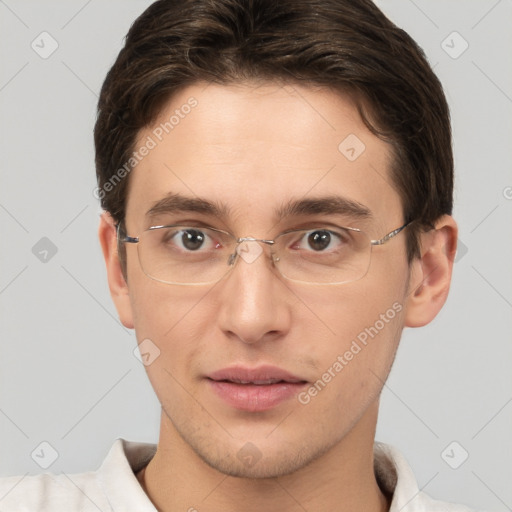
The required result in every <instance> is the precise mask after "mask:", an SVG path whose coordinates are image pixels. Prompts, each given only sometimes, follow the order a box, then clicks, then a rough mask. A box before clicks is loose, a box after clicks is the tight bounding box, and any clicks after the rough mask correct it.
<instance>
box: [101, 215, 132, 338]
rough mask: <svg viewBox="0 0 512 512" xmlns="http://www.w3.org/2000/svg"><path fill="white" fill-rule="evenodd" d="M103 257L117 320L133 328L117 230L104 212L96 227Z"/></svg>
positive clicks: (112, 220)
mask: <svg viewBox="0 0 512 512" xmlns="http://www.w3.org/2000/svg"><path fill="white" fill-rule="evenodd" d="M98 236H99V239H100V244H101V249H102V251H103V257H104V258H105V265H106V267H107V278H108V287H109V288H110V295H111V297H112V300H113V301H114V304H115V306H116V309H117V313H118V315H119V320H121V323H122V324H123V325H124V326H125V327H127V328H128V329H133V314H132V307H131V302H130V295H129V293H128V284H127V283H126V280H125V278H124V276H123V271H122V269H121V263H120V261H119V254H118V252H117V230H116V226H115V223H114V219H112V216H111V215H110V214H109V213H107V212H104V213H103V214H102V215H101V220H100V226H99V229H98Z"/></svg>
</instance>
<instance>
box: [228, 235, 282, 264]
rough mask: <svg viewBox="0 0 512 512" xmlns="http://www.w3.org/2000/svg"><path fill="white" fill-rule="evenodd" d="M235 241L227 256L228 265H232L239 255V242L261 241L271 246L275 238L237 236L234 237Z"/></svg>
mask: <svg viewBox="0 0 512 512" xmlns="http://www.w3.org/2000/svg"><path fill="white" fill-rule="evenodd" d="M235 242H236V245H235V249H234V251H233V252H232V254H231V255H230V256H229V258H228V265H229V266H231V265H233V264H234V263H235V262H236V260H237V259H238V258H237V256H240V254H239V247H240V244H243V243H244V242H259V243H262V244H265V245H270V246H273V245H275V243H276V241H275V240H267V239H265V238H254V237H253V236H243V237H239V238H236V239H235Z"/></svg>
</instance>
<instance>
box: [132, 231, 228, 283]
mask: <svg viewBox="0 0 512 512" xmlns="http://www.w3.org/2000/svg"><path fill="white" fill-rule="evenodd" d="M235 245H236V243H235V241H234V239H233V238H232V237H231V236H230V235H229V234H228V233H224V232H222V231H217V230H214V229H210V228H203V227H195V226H158V227H154V228H150V229H148V230H146V231H144V233H143V234H142V236H141V238H140V243H139V248H138V250H139V260H140V264H141V267H142V270H143V271H144V273H145V274H146V275H148V276H149V277H151V278H152V279H155V280H156V281H161V282H163V283H169V284H199V283H213V282H215V281H218V280H219V279H220V278H221V277H222V276H223V275H224V274H225V273H226V272H227V271H228V270H229V267H228V265H227V260H228V257H229V254H230V253H232V251H233V250H234V246H235Z"/></svg>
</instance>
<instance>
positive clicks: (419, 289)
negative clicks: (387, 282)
mask: <svg viewBox="0 0 512 512" xmlns="http://www.w3.org/2000/svg"><path fill="white" fill-rule="evenodd" d="M420 247H421V257H420V258H417V259H415V260H414V261H413V262H412V263H411V275H410V280H409V291H408V296H407V300H406V304H407V307H406V315H405V326H406V327H421V326H423V325H426V324H428V323H429V322H431V321H432V320H433V319H434V318H435V317H436V315H437V314H438V313H439V311H440V310H441V308H442V307H443V305H444V303H445V302H446V299H447V297H448V291H449V289H450V282H451V277H452V269H453V261H454V258H455V252H456V249H457V224H456V222H455V220H454V219H453V217H451V216H450V215H444V216H443V217H441V218H440V219H439V220H438V221H437V222H436V224H435V229H432V230H430V231H428V232H426V233H422V234H420Z"/></svg>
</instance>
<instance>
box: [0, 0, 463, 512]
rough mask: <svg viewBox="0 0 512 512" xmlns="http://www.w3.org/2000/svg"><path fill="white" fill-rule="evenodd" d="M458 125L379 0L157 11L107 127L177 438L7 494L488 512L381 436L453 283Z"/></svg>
mask: <svg viewBox="0 0 512 512" xmlns="http://www.w3.org/2000/svg"><path fill="white" fill-rule="evenodd" d="M450 139H451V134H450V123H449V113H448V107H447V104H446V100H445V97H444V94H443V91H442V88H441V85H440V84H439V81H438V80H437V78H436V77H435V75H434V74H433V72H432V70H431V69H430V67H429V66H428V64H427V62H426V60H425V58H424V56H423V53H422V52H421V50H420V49H419V48H418V47H417V45H416V44H415V43H414V42H413V41H412V40H411V38H410V37H409V36H408V35H407V34H405V33H404V32H403V31H401V30H399V29H398V28H396V27H395V26H394V25H393V24H392V23H391V22H390V21H389V20H387V19H386V18H385V17H384V16H383V14H382V13H381V12H380V11H379V10H378V9H377V8H376V7H375V6H374V5H373V3H372V2H370V1H369V0H358V1H356V2H354V1H351V2H348V1H341V0H321V1H320V0H318V1H314V0H279V1H276V0H260V1H257V0H254V1H249V0H247V1H245V0H215V1H206V0H191V1H180V2H178V1H169V0H160V1H158V2H156V3H154V4H153V5H152V6H150V7H149V8H148V9H147V11H146V12H145V13H143V14H142V16H140V17H139V18H138V20H137V21H136V22H135V23H134V25H133V26H132V28H131V29H130V32H129V34H128V36H127V40H126V45H125V47H124V49H123V50H122V51H121V53H120V55H119V57H118V59H117V61H116V62H115V64H114V66H113V67H112V69H111V70H110V72H109V74H108V76H107V78H106V80H105V83H104V85H103V88H102V91H101V96H100V100H99V105H98V120H97V123H96V129H95V143H96V167H97V174H98V184H99V188H98V197H99V198H100V199H101V202H102V206H103V208H104V209H105V213H104V215H103V216H102V219H101V223H100V228H99V237H100V242H101V245H102V248H103V253H104V256H105V262H106V267H107V272H108V281H109V286H110V290H111V294H112V298H113V300H114V303H115V305H116V308H117V311H118V313H119V317H120V319H121V321H122V323H123V325H125V326H126V327H127V328H133V329H135V332H136V335H137V339H138V341H139V344H140V347H141V352H142V353H143V357H144V358H145V363H146V369H147V372H148V376H149V379H150V381H151V383H152V385H153V388H154V390H155V392H156V394H157V396H158V398H159V400H160V403H161V405H162V416H161V428H160V438H159V443H158V446H157V447H155V446H151V445H142V444H136V443H129V442H126V441H118V442H116V443H115V444H114V446H113V448H112V450H111V452H110V453H109V455H108V457H107V459H106V460H105V462H104V464H103V465H102V467H101V468H100V469H99V470H98V471H97V472H95V473H86V474H82V475H75V476H74V477H73V478H72V479H69V478H67V477H66V476H65V475H60V476H52V475H42V476H37V477H28V478H25V479H24V480H23V481H22V482H21V483H20V485H19V486H17V487H16V488H15V489H14V490H12V491H11V492H10V493H9V495H8V497H7V499H5V500H3V502H2V510H22V509H25V510H41V511H49V510H67V511H71V510H98V509H99V510H123V511H126V510H133V511H150V510H155V509H156V510H159V511H165V512H167V511H178V510H188V511H194V510H199V511H203V510H204V511H209V512H216V511H218V510H233V511H234V510H245V511H262V510H265V511H272V510H276V511H277V510H279V511H283V510H285V511H292V510H308V511H331V510H332V511H334V510H336V511H342V512H345V511H354V510H361V511H371V512H377V511H379V512H380V511H388V510H390V511H393V512H398V511H399V510H400V511H403V512H407V511H427V510H428V511H430V512H433V511H441V510H442V511H467V510H469V509H468V508H466V507H464V506H462V505H460V506H459V505H453V504H447V503H442V502H438V501H434V500H431V499H430V498H429V497H427V496H426V495H425V494H424V493H423V492H420V491H419V489H418V486H417V484H416V482H415V481H414V477H413V476H412V473H411V471H410V469H409V468H408V466H407V464H406V462H405V460H404V459H403V458H402V457H401V455H400V454H399V453H398V451H397V450H396V449H394V448H392V447H389V446H386V445H383V444H379V443H374V437H375V427H376V422H377V415H378V405H379V395H380V392H381V390H382V387H383V385H384V382H385V380H386V378H387V376H388V374H389V371H390V369H391V366H392V363H393V360H394V356H395V353H396V350H397V347H398V344H399V340H400V336H401V332H402V329H403V328H404V327H406V326H407V327H418V326H422V325H425V324H427V323H429V322H430V321H431V320H432V319H433V318H434V317H435V316H436V314H437V313H438V312H439V310H440V309H441V308H442V306H443V304H444V302H445V300H446V297H447V294H448V290H449V285H450V279H451V271H452V264H453V258H454V254H455V250H456V240H457V226H456V223H455V221H454V220H453V218H452V217H451V215H450V214H451V210H452V188H453V161H452V152H451V145H450ZM3 485H5V486H6V489H7V488H9V481H6V482H4V484H3ZM11 487H12V485H11ZM23 507H25V508H23Z"/></svg>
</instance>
